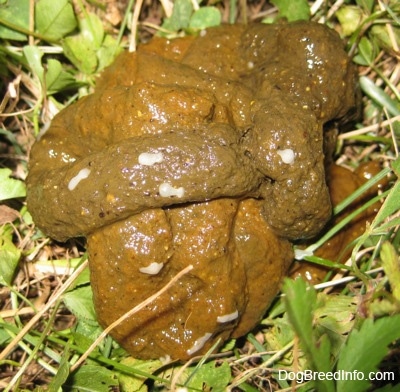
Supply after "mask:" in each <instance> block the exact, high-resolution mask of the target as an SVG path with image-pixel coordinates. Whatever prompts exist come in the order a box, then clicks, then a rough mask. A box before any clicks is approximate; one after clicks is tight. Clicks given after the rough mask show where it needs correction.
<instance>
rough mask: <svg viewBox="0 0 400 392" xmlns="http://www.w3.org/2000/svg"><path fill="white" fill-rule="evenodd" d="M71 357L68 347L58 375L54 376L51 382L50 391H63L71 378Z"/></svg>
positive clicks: (63, 354)
mask: <svg viewBox="0 0 400 392" xmlns="http://www.w3.org/2000/svg"><path fill="white" fill-rule="evenodd" d="M69 356H70V351H69V348H68V345H67V347H66V348H65V349H64V350H63V353H62V358H61V362H60V366H59V367H58V371H57V374H56V375H55V376H54V378H53V379H52V380H51V382H50V384H49V386H48V390H49V391H62V389H61V387H62V386H63V385H64V383H65V381H66V380H67V378H68V376H69V367H70V364H69V362H68V359H69Z"/></svg>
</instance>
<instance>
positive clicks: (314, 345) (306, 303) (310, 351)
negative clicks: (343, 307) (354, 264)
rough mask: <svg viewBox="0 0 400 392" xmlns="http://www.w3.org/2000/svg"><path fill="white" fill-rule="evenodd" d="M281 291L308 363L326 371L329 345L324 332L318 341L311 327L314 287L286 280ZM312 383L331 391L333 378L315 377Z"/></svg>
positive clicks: (314, 302)
mask: <svg viewBox="0 0 400 392" xmlns="http://www.w3.org/2000/svg"><path fill="white" fill-rule="evenodd" d="M283 292H284V294H285V297H284V302H285V306H286V310H287V313H288V317H289V320H290V322H291V324H292V326H293V328H294V330H295V332H296V334H297V336H298V337H299V339H300V343H301V345H302V347H303V349H304V352H305V354H306V356H307V360H308V363H309V366H310V367H311V369H312V370H313V371H317V372H329V371H330V370H331V365H330V349H331V344H330V342H329V340H328V337H327V336H326V335H323V336H321V338H320V339H319V340H317V337H316V334H315V331H314V329H313V313H314V311H315V309H316V306H317V305H316V304H317V295H316V291H315V289H314V288H312V287H311V286H308V285H307V284H306V282H305V281H304V280H302V279H296V280H290V279H286V280H285V282H284V285H283ZM315 382H316V386H317V390H318V391H321V392H323V391H326V392H328V391H329V392H330V391H333V387H334V384H333V381H332V380H319V379H316V380H315Z"/></svg>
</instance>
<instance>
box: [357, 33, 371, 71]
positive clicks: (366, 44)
mask: <svg viewBox="0 0 400 392" xmlns="http://www.w3.org/2000/svg"><path fill="white" fill-rule="evenodd" d="M358 51H359V52H360V55H361V56H362V57H363V58H364V60H365V63H366V64H367V65H369V64H372V63H373V61H374V58H375V53H374V47H373V45H372V43H371V41H370V40H369V39H368V38H366V37H362V38H361V39H360V43H359V44H358Z"/></svg>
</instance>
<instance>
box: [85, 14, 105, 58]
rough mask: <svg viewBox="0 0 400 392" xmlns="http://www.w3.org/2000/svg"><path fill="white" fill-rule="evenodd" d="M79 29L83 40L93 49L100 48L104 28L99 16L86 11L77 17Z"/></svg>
mask: <svg viewBox="0 0 400 392" xmlns="http://www.w3.org/2000/svg"><path fill="white" fill-rule="evenodd" d="M79 29H80V32H81V34H80V35H82V37H83V38H84V41H85V42H88V43H90V45H91V47H92V48H93V49H94V50H97V49H99V48H100V46H101V44H102V42H103V39H104V28H103V23H102V22H101V20H100V18H99V17H98V16H97V15H96V14H93V13H87V14H86V16H85V17H84V18H82V19H79Z"/></svg>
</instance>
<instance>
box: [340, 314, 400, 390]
mask: <svg viewBox="0 0 400 392" xmlns="http://www.w3.org/2000/svg"><path fill="white" fill-rule="evenodd" d="M399 325H400V315H399V314H398V315H395V316H387V317H383V318H380V319H378V320H376V321H375V322H374V321H373V320H371V319H368V320H365V321H364V323H363V324H362V325H361V327H360V329H359V330H356V329H354V330H353V331H352V332H351V333H350V335H349V338H348V339H347V342H346V345H345V346H344V347H343V349H342V352H341V353H340V357H339V360H338V364H337V369H336V370H338V371H345V372H357V373H358V374H359V375H360V377H359V378H357V379H353V380H349V379H347V380H346V379H344V378H343V379H340V380H338V381H337V389H336V390H337V392H347V391H352V392H363V391H366V390H368V386H369V380H368V374H369V372H374V371H377V370H378V366H379V364H380V362H381V361H382V360H383V358H384V357H385V355H386V354H387V353H388V345H389V344H390V343H392V342H393V341H395V340H397V339H399V338H400V328H399ZM361 374H363V376H364V377H361Z"/></svg>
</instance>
